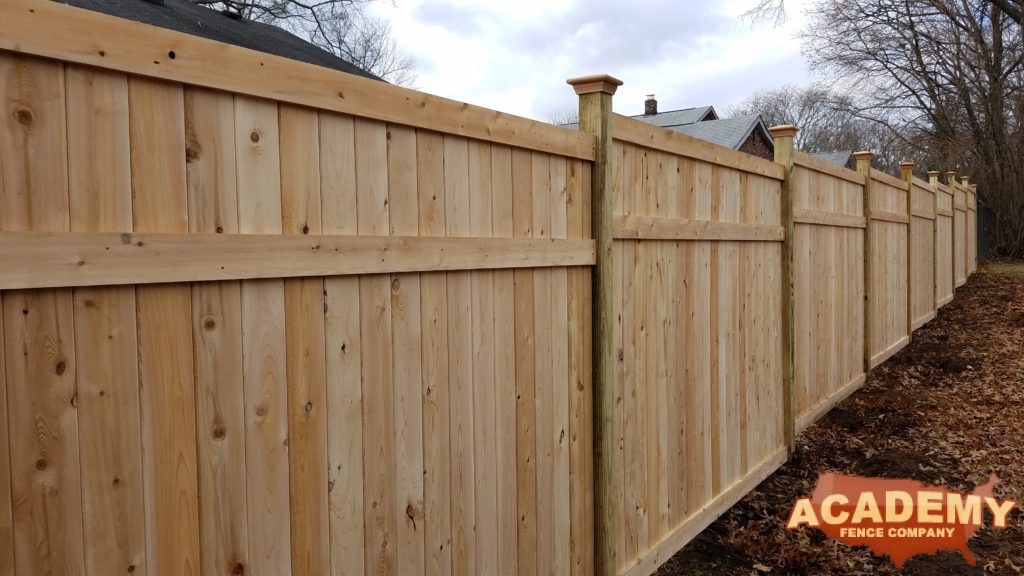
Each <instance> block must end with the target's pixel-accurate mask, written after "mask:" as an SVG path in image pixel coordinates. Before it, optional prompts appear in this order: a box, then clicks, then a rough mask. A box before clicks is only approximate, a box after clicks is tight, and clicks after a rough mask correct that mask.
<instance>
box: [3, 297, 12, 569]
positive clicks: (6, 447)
mask: <svg viewBox="0 0 1024 576" xmlns="http://www.w3.org/2000/svg"><path fill="white" fill-rule="evenodd" d="M3 327H4V306H3V298H2V295H0V384H2V385H3V386H2V391H0V574H3V575H4V576H14V520H13V518H12V516H11V442H10V439H11V430H10V427H9V426H8V424H9V421H10V417H9V416H8V413H7V395H8V392H7V390H8V388H7V361H6V348H5V346H4V329H3Z"/></svg>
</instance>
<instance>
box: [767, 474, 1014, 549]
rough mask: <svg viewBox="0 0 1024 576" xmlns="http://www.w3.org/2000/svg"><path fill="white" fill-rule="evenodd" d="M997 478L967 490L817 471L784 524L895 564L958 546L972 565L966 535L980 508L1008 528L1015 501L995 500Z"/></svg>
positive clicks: (999, 525) (971, 531)
mask: <svg viewBox="0 0 1024 576" xmlns="http://www.w3.org/2000/svg"><path fill="white" fill-rule="evenodd" d="M998 482H999V477H997V476H996V475H995V474H992V475H991V476H990V477H989V481H988V483H987V484H984V485H982V486H978V487H977V488H975V489H974V491H973V492H971V493H970V494H961V493H959V492H952V491H950V490H946V489H945V488H942V487H940V486H925V485H923V484H921V483H920V482H918V481H916V480H910V479H900V480H892V479H887V478H862V477H859V476H846V475H843V474H835V473H832V472H827V473H824V474H820V475H818V485H817V486H816V487H815V489H814V493H813V494H811V497H810V498H801V499H799V500H797V502H796V504H795V505H794V506H793V512H792V513H791V514H790V516H789V522H788V523H787V524H786V527H787V528H789V529H790V530H795V529H797V528H799V527H800V526H803V525H805V524H806V525H807V526H811V527H815V528H820V529H821V530H822V531H823V532H825V534H827V535H828V536H829V537H830V538H835V539H836V540H839V541H840V542H845V543H847V544H850V545H852V546H860V545H865V546H869V547H870V548H871V549H872V550H873V551H874V552H875V554H878V555H882V554H888V555H889V557H890V558H892V561H893V562H895V563H896V566H897V567H900V568H902V567H903V563H904V562H905V561H906V560H907V558H910V557H911V556H913V555H915V554H935V553H936V552H938V551H939V550H943V549H949V550H959V551H960V552H961V553H962V554H963V556H964V558H965V559H966V560H967V561H968V562H970V563H971V564H974V563H975V561H974V555H973V554H971V551H970V550H969V549H968V548H967V539H968V538H970V537H971V535H973V534H974V532H975V531H976V530H977V529H978V528H979V527H981V524H982V518H983V510H984V509H986V508H987V509H988V510H989V511H990V512H991V513H992V518H993V522H992V523H993V525H994V526H995V527H996V528H1006V516H1007V515H1008V514H1009V513H1010V511H1011V510H1013V507H1014V506H1016V505H1017V502H1015V501H1013V500H1003V501H1002V502H999V501H998V500H996V498H995V497H993V495H992V488H993V487H994V486H995V485H996V484H997V483H998Z"/></svg>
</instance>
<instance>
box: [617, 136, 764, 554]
mask: <svg viewBox="0 0 1024 576" xmlns="http://www.w3.org/2000/svg"><path fill="white" fill-rule="evenodd" d="M614 158H615V159H616V160H617V161H619V162H620V164H621V167H620V168H619V169H618V170H616V173H615V178H616V180H617V181H618V182H617V184H616V185H615V186H614V188H613V197H614V201H615V205H616V210H617V212H619V216H618V217H619V218H620V219H621V221H623V222H625V221H628V219H634V220H635V221H641V220H644V221H654V220H664V221H666V222H685V221H704V222H714V223H715V225H716V226H717V225H721V226H723V228H724V227H725V226H733V227H735V228H734V229H735V230H740V229H742V228H743V227H759V226H764V227H772V226H775V227H777V226H778V224H779V222H780V218H781V212H780V208H781V206H780V204H779V201H780V186H779V183H778V181H777V180H774V179H772V178H769V177H764V176H760V175H757V174H752V173H748V172H744V171H739V170H731V169H728V168H724V167H722V166H718V165H716V164H713V163H710V162H706V161H703V160H694V159H692V158H688V157H685V156H683V157H680V156H676V155H673V154H667V153H665V152H662V151H656V150H651V149H647V148H643V147H639V146H635V145H633V144H630V143H628V142H620V143H618V144H616V148H615V150H614ZM698 238H700V239H699V240H697V241H694V240H684V241H680V239H679V237H678V236H673V235H665V236H664V237H662V236H659V237H658V239H651V240H639V241H637V240H626V239H623V240H619V241H617V242H616V246H615V253H616V262H615V264H616V266H615V274H616V276H617V278H618V280H617V283H616V287H615V292H616V300H617V301H618V302H619V303H618V304H617V312H616V317H617V320H618V326H617V329H616V331H617V335H616V342H615V346H616V348H617V349H618V350H619V354H620V360H619V366H618V373H619V378H620V381H621V382H622V389H621V391H617V395H621V398H622V402H621V404H622V406H623V410H622V415H621V416H619V415H618V414H616V415H615V418H616V420H617V421H618V422H621V425H622V430H623V434H622V440H621V441H622V444H623V446H624V450H623V451H622V453H621V454H619V455H617V459H616V466H617V467H621V468H620V471H619V472H617V477H616V483H619V482H621V489H619V488H616V490H620V492H619V493H620V494H621V501H622V506H621V511H620V512H619V513H620V514H622V515H623V516H624V518H623V520H624V521H623V524H622V526H623V531H622V533H621V535H620V543H619V546H621V547H622V548H621V550H622V552H620V556H621V557H622V561H621V563H620V570H624V569H625V570H627V571H629V570H632V571H633V572H635V573H638V574H639V573H646V572H645V571H646V570H650V569H651V567H653V566H656V564H657V561H656V560H655V558H663V557H664V555H665V554H670V553H671V552H672V551H674V548H670V547H671V546H673V545H674V546H678V544H679V542H682V541H685V540H680V539H679V538H678V537H677V536H676V535H677V534H685V533H689V532H692V531H693V530H699V527H700V526H703V525H704V524H706V523H707V522H708V521H709V519H708V518H706V517H705V515H704V514H702V513H700V511H701V510H703V509H704V507H705V506H706V505H707V504H708V503H709V502H711V501H712V500H713V499H714V496H715V494H716V493H718V494H722V495H726V494H727V495H728V496H727V497H725V498H726V499H728V498H734V497H735V496H736V494H737V492H736V490H735V489H734V486H737V485H740V484H741V483H742V482H743V481H746V479H747V478H748V475H751V474H753V475H757V474H763V473H764V470H765V469H766V468H765V466H766V464H765V463H766V462H768V464H767V466H769V467H774V466H777V464H778V461H779V459H778V458H777V455H778V451H779V449H780V447H781V446H782V429H781V426H780V422H781V420H780V414H781V410H782V405H781V395H780V394H779V393H778V392H777V391H775V390H774V389H770V388H767V387H764V386H763V385H761V384H758V383H761V382H769V381H776V380H778V379H779V378H781V363H780V361H779V360H778V359H776V356H778V355H779V354H780V351H779V350H778V349H777V348H774V347H773V346H772V345H771V344H765V343H762V340H763V341H765V342H772V341H775V340H777V337H772V335H771V331H772V329H773V327H774V326H777V325H778V318H777V315H778V312H777V309H778V307H779V300H778V296H777V290H776V289H775V285H776V283H777V282H778V272H777V271H776V269H777V268H778V267H779V265H780V263H781V260H780V257H781V253H780V251H779V248H778V244H777V243H775V242H770V241H769V242H765V240H766V239H769V238H766V237H760V238H757V239H755V238H748V239H745V240H746V241H744V242H737V241H730V240H733V237H732V236H724V237H723V239H720V240H712V241H709V240H703V237H698ZM724 238H728V240H726V239H724ZM750 240H760V241H753V242H751V241H750ZM653 303H658V304H653ZM680 356H685V358H680ZM709 391H710V393H708V392H709ZM762 430H766V431H767V432H765V433H761V432H760V431H762ZM695 471H697V472H696V473H695ZM620 478H621V480H620Z"/></svg>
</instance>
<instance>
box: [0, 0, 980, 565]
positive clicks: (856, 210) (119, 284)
mask: <svg viewBox="0 0 1024 576" xmlns="http://www.w3.org/2000/svg"><path fill="white" fill-rule="evenodd" d="M211 63H215V64H216V65H215V66H214V65H211ZM570 83H571V84H572V85H573V87H574V89H575V90H576V92H577V94H579V96H580V113H581V114H580V116H581V122H580V127H581V129H580V130H567V129H564V128H560V127H556V126H551V125H548V124H543V123H540V122H534V121H531V120H527V119H524V118H518V117H515V116H511V115H508V114H503V113H501V112H497V111H493V110H487V109H484V108H479V107H475V106H471V105H468V104H462V103H459V102H454V101H451V100H447V99H444V98H439V97H436V96H431V95H428V94H424V93H421V92H416V91H413V90H407V89H404V88H398V87H394V86H390V85H387V84H385V83H382V82H377V81H373V80H367V79H364V78H357V77H353V76H350V75H346V74H342V73H339V72H334V71H329V70H325V69H322V68H319V67H316V66H312V65H308V64H303V63H299V62H293V61H290V60H285V59H282V58H278V57H275V56H270V55H267V54H262V53H257V52H252V51H250V50H246V49H243V48H239V47H235V46H228V45H224V44H220V43H217V42H212V41H209V40H205V39H202V38H196V37H192V36H188V35H184V34H179V33H175V32H171V31H167V30H163V29H159V28H154V27H151V26H146V25H143V24H139V23H135V22H131V21H127V20H121V19H117V18H112V17H109V16H104V15H101V14H97V13H93V12H89V11H85V10H79V9H76V8H73V7H69V6H66V5H62V4H59V3H57V2H49V1H44V0H10V1H8V2H4V3H3V4H2V5H0V107H2V109H0V166H2V167H3V168H2V170H0V246H2V248H0V389H2V390H3V392H4V393H3V394H0V573H11V574H44V573H74V574H85V575H99V574H114V573H127V572H130V573H133V574H136V575H142V576H145V575H147V574H165V573H166V574H183V575H186V574H222V573H267V574H271V573H272V574H295V575H299V574H357V575H358V574H367V573H374V574H423V573H429V574H440V575H453V574H534V573H553V574H560V575H561V574H572V575H589V574H600V575H601V576H610V575H616V576H617V575H626V576H646V575H649V574H652V573H654V572H655V571H656V570H657V568H658V566H659V564H661V563H663V562H664V561H665V560H667V559H668V558H669V557H670V556H671V555H672V554H674V553H675V552H676V551H678V550H679V549H680V548H681V547H683V546H684V545H685V544H686V543H687V542H689V541H690V540H691V539H692V538H693V537H694V536H696V535H697V534H698V533H699V532H700V531H701V530H703V529H704V528H705V527H706V526H708V525H709V524H710V523H711V522H713V521H714V520H715V518H717V517H718V516H719V515H721V514H722V513H723V512H725V511H726V510H727V509H728V508H729V507H730V506H732V505H733V504H734V503H735V502H736V501H737V500H739V499H740V498H742V497H743V496H744V495H745V494H747V493H748V492H749V491H750V490H752V489H753V488H754V487H755V486H756V485H757V484H758V483H759V482H761V481H762V480H763V479H764V478H766V477H767V476H768V475H770V474H772V473H773V472H774V471H775V470H776V469H777V468H778V467H779V466H781V465H782V463H783V462H785V461H786V459H787V457H788V456H789V455H790V454H791V453H792V450H793V449H794V446H795V436H796V434H798V433H800V432H801V431H803V430H805V429H806V428H807V427H809V426H810V425H811V424H813V423H814V422H815V421H817V420H818V419H819V418H820V417H821V416H822V415H824V414H825V413H827V412H828V411H829V410H830V409H831V408H832V407H833V406H835V404H836V403H838V402H840V401H841V400H842V399H844V398H846V397H847V396H849V395H850V394H851V393H853V392H854V391H856V390H857V389H858V388H859V387H860V386H861V385H863V383H864V382H865V380H866V378H867V375H868V374H869V372H870V370H871V368H872V367H873V366H876V365H878V364H880V363H881V362H884V361H885V360H886V359H887V358H889V357H890V356H892V355H893V354H895V353H897V352H898V351H899V350H900V349H901V348H902V347H904V346H906V345H907V344H908V343H909V342H910V341H911V338H913V332H914V330H916V329H918V328H920V327H921V326H923V325H924V324H925V323H927V322H928V321H930V320H931V319H933V318H934V317H935V316H936V314H937V313H938V310H939V309H940V308H941V307H942V306H944V305H946V304H948V303H949V302H951V301H952V300H953V298H954V295H955V288H956V287H957V286H960V285H962V284H963V283H965V282H966V281H967V279H968V278H969V276H970V275H971V274H972V273H974V272H975V270H976V252H977V242H976V238H975V234H976V222H975V219H976V211H977V191H976V189H975V188H974V187H973V186H972V185H970V184H969V181H968V180H967V179H961V180H959V181H958V180H957V178H956V174H955V173H951V172H950V173H947V174H946V175H945V178H941V176H942V174H941V173H939V172H936V171H933V172H929V173H928V176H929V179H928V181H927V182H926V181H924V180H921V179H918V178H916V177H914V175H913V166H912V165H909V164H906V165H903V166H902V168H903V170H902V172H901V174H900V176H899V177H896V176H893V175H889V174H885V173H882V172H880V171H878V170H875V169H873V168H871V153H870V152H859V153H857V154H856V155H855V157H856V158H857V170H849V169H847V168H845V167H842V166H837V165H834V164H831V163H828V162H825V161H823V160H821V159H819V158H816V157H813V156H810V155H806V154H803V153H800V152H796V151H795V150H794V149H793V139H794V136H795V135H796V133H797V128H796V127H792V126H783V127H776V128H773V129H772V131H773V133H774V135H775V159H774V161H771V160H767V159H764V158H758V157H754V156H751V155H748V154H744V153H741V152H738V151H735V150H731V149H727V148H723V147H720V146H715V145H713V144H709V143H707V142H703V141H700V140H696V139H693V138H690V137H687V136H684V135H682V134H679V133H676V132H673V131H671V130H667V129H663V128H660V127H657V126H653V125H650V124H647V123H644V122H641V121H638V120H636V119H632V118H627V117H624V116H620V115H615V114H612V112H611V108H612V97H613V95H614V93H615V91H616V88H617V86H618V85H620V84H621V82H620V81H618V80H616V79H614V78H611V77H608V76H591V77H584V78H579V79H575V80H572V81H570Z"/></svg>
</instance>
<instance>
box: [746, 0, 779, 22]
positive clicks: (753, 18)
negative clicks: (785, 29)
mask: <svg viewBox="0 0 1024 576" xmlns="http://www.w3.org/2000/svg"><path fill="white" fill-rule="evenodd" d="M741 17H742V18H743V19H744V20H747V21H749V22H751V23H753V24H771V25H774V26H781V25H782V24H785V22H786V19H787V14H786V0H757V3H756V4H754V6H753V7H751V8H750V10H747V11H746V12H744V13H743V15H742V16H741Z"/></svg>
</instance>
